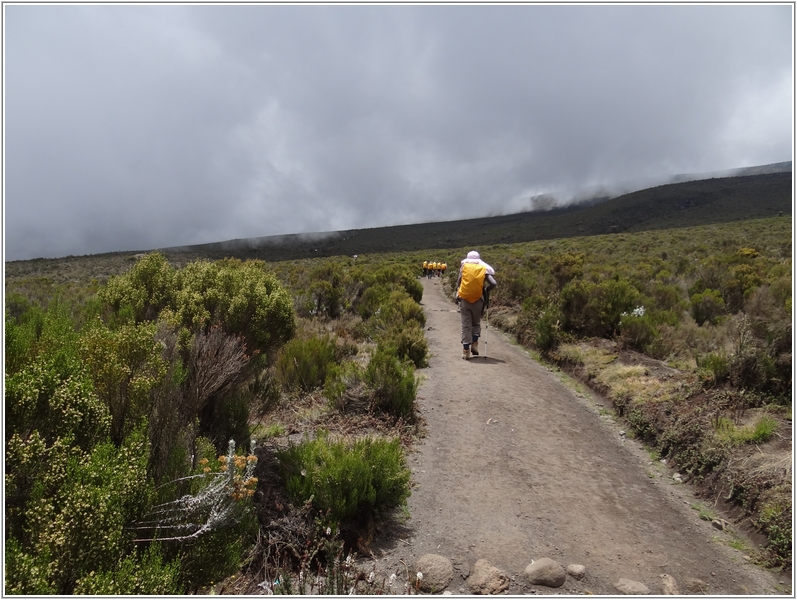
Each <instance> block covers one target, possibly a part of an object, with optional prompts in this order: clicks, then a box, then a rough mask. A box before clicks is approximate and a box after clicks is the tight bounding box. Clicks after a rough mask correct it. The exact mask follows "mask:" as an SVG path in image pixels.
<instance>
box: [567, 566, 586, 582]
mask: <svg viewBox="0 0 797 600" xmlns="http://www.w3.org/2000/svg"><path fill="white" fill-rule="evenodd" d="M565 570H566V571H567V574H568V575H570V577H572V578H573V579H584V575H585V574H586V572H587V568H586V567H585V566H584V565H567V569H565Z"/></svg>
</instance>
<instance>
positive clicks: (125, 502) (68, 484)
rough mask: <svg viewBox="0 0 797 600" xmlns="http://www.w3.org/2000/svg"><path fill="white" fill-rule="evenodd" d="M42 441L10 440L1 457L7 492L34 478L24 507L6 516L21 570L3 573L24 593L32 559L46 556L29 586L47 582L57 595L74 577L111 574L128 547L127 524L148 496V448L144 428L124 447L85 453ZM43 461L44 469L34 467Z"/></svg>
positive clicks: (11, 585)
mask: <svg viewBox="0 0 797 600" xmlns="http://www.w3.org/2000/svg"><path fill="white" fill-rule="evenodd" d="M40 439H41V438H38V441H37V439H36V438H32V439H30V440H22V439H20V438H19V437H17V436H15V437H14V438H12V441H11V443H10V447H9V450H8V454H7V457H6V460H7V470H8V471H10V472H11V473H13V477H12V481H11V484H12V485H11V487H12V488H13V489H12V493H15V495H16V492H18V491H19V487H20V486H22V487H25V482H31V480H32V482H31V484H30V486H29V489H30V492H29V494H28V495H27V498H26V500H25V502H24V504H22V506H21V507H20V509H19V510H14V511H13V512H12V513H11V514H10V515H9V514H8V513H7V521H6V522H7V525H10V528H9V529H10V530H11V531H12V532H22V533H21V535H20V536H19V537H17V538H16V540H17V542H16V544H15V545H14V550H13V551H12V555H13V564H14V565H15V567H18V568H20V571H14V570H7V571H6V586H7V587H8V588H12V589H14V588H15V589H25V588H26V587H27V586H28V585H29V584H28V583H26V582H25V581H24V579H25V578H26V577H28V576H29V575H30V573H31V568H30V567H31V564H33V563H37V561H38V559H37V558H35V557H38V556H49V557H50V561H49V562H48V563H47V567H46V574H43V576H42V577H41V578H40V579H36V580H35V581H38V583H35V584H33V585H34V587H41V586H42V585H43V582H44V581H46V582H47V584H46V585H47V587H53V588H54V589H56V590H57V593H59V594H70V593H73V590H74V587H75V584H76V582H77V580H78V579H80V578H81V577H84V576H87V575H89V574H90V573H91V572H92V571H95V572H100V571H106V570H111V569H113V568H114V567H115V566H116V565H117V564H118V562H119V561H120V560H121V559H122V557H124V556H125V554H126V553H127V552H129V551H130V550H131V545H130V540H131V537H130V532H128V531H126V530H125V526H126V525H129V524H130V523H131V522H132V521H133V520H134V518H135V517H136V516H138V515H139V514H141V513H142V512H143V510H145V508H146V506H147V505H148V503H149V501H150V498H151V494H152V485H151V482H150V480H148V478H147V476H146V466H147V456H148V448H147V443H146V438H145V436H144V434H143V432H141V431H137V432H134V433H133V434H132V435H131V436H130V437H129V438H128V439H127V440H125V444H124V445H123V446H122V448H117V447H116V446H114V445H113V444H111V443H103V444H99V445H98V446H96V447H95V448H94V449H93V450H92V451H91V452H90V453H89V454H85V453H83V452H82V451H80V450H79V449H77V448H76V447H73V446H70V445H69V444H68V443H67V444H63V443H60V440H59V443H56V444H53V445H52V446H50V447H49V448H46V447H44V446H42V445H41V443H40ZM42 459H47V461H48V462H47V463H46V464H47V469H46V470H41V469H38V470H37V468H36V466H35V463H37V462H39V461H41V460H42ZM8 483H9V480H8V475H7V485H8ZM9 516H10V517H11V521H12V522H10V523H9Z"/></svg>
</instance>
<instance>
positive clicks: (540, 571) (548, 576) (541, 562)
mask: <svg viewBox="0 0 797 600" xmlns="http://www.w3.org/2000/svg"><path fill="white" fill-rule="evenodd" d="M523 574H524V575H525V576H526V578H527V579H528V580H529V583H531V584H532V585H544V586H547V587H561V586H563V585H564V583H565V579H567V574H566V573H565V570H564V569H563V568H562V565H560V564H559V563H558V562H556V561H554V560H551V559H550V558H540V559H538V560H535V561H534V562H533V563H531V564H530V565H529V566H528V567H526V569H525V571H523Z"/></svg>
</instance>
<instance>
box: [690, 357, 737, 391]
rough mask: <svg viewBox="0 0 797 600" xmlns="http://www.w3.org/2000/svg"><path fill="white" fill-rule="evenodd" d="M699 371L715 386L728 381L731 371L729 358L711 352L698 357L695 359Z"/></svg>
mask: <svg viewBox="0 0 797 600" xmlns="http://www.w3.org/2000/svg"><path fill="white" fill-rule="evenodd" d="M695 362H696V363H697V368H698V371H702V372H703V373H704V374H705V378H707V379H708V380H710V381H711V382H712V383H714V384H719V383H723V382H724V381H727V379H728V375H729V374H730V371H729V370H728V357H727V356H725V355H723V354H720V353H717V352H709V353H708V354H706V355H704V356H697V357H696V359H695Z"/></svg>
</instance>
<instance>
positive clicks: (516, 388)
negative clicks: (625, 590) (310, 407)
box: [372, 279, 779, 595]
mask: <svg viewBox="0 0 797 600" xmlns="http://www.w3.org/2000/svg"><path fill="white" fill-rule="evenodd" d="M422 281H423V285H424V296H423V302H422V304H423V306H424V310H425V313H426V317H427V324H426V336H427V340H428V343H429V349H430V353H431V359H430V365H429V367H428V368H426V369H422V370H420V371H419V374H420V375H421V377H422V380H423V381H422V384H421V386H420V389H419V393H418V406H419V410H420V412H421V414H422V416H423V417H424V419H425V421H426V436H425V437H424V438H423V439H422V440H421V441H420V443H418V444H417V446H416V447H415V448H414V449H413V452H412V453H411V454H410V456H409V464H410V466H411V468H412V472H413V482H414V487H413V490H412V495H411V497H410V499H409V501H408V509H409V517H408V518H407V519H406V520H405V521H404V522H403V523H401V524H398V525H396V526H395V527H392V528H387V529H386V530H384V531H382V532H380V533H379V534H378V535H377V537H376V538H375V540H374V543H373V545H372V551H373V559H374V563H375V566H376V568H377V569H378V570H379V571H380V572H382V573H389V572H396V573H405V572H407V571H409V570H411V569H412V565H413V564H414V562H415V561H416V560H417V559H418V558H419V557H421V556H422V555H424V554H427V553H433V554H439V555H441V556H444V557H447V558H449V559H450V560H451V561H452V562H453V564H454V578H453V580H452V581H451V583H450V584H449V585H448V587H447V590H449V591H451V592H453V593H465V594H468V593H471V592H470V591H469V589H468V586H467V578H468V575H469V573H470V572H471V569H472V567H473V565H474V564H475V563H476V561H477V560H479V559H484V560H486V561H488V562H489V563H490V564H491V565H493V566H494V567H497V568H498V569H501V570H502V571H504V572H506V573H507V574H508V575H509V576H510V580H511V582H510V587H509V589H508V590H507V593H510V594H523V593H538V594H539V593H560V594H561V593H573V594H580V593H593V594H612V595H616V594H617V593H618V592H617V589H616V588H615V584H616V582H618V581H619V580H620V579H621V578H626V579H630V580H634V581H638V582H641V583H644V584H645V585H646V586H647V587H648V588H649V589H650V591H651V593H653V594H660V593H662V581H663V578H662V575H669V576H671V577H672V578H673V579H674V581H675V582H676V584H677V586H678V589H679V591H680V593H682V594H694V593H705V594H710V595H725V594H756V595H759V594H778V593H779V592H778V586H777V584H778V581H777V578H776V577H775V575H774V574H772V573H770V572H767V571H765V570H763V569H760V568H758V567H756V566H754V565H750V564H748V563H747V562H746V561H745V560H744V558H743V556H742V554H741V552H739V551H738V550H735V549H733V548H731V547H730V546H729V545H728V542H729V541H730V539H729V537H728V536H729V534H728V533H726V532H721V531H718V530H717V529H715V528H713V527H712V526H711V525H710V524H709V523H707V522H705V521H702V520H700V518H699V516H698V513H697V511H695V510H693V509H692V508H691V503H692V501H693V497H692V496H691V494H690V491H689V488H688V487H687V486H684V485H682V484H678V483H677V482H675V481H673V480H672V478H671V473H669V472H668V470H667V469H666V467H664V465H661V464H660V463H659V462H658V461H655V460H653V459H651V457H650V456H648V455H647V454H646V453H645V452H644V450H643V449H642V448H641V447H639V446H638V445H637V444H636V443H635V442H633V441H632V440H626V439H625V437H624V436H622V435H620V430H619V428H618V427H617V425H616V424H615V423H614V422H613V421H612V419H611V417H609V416H608V415H606V414H601V411H600V410H599V409H598V405H597V404H596V403H595V402H594V401H593V400H592V398H591V396H590V392H588V391H576V390H575V389H574V388H573V387H570V386H568V385H565V383H563V381H562V380H560V379H559V377H558V376H557V375H556V374H554V373H552V372H550V371H549V370H547V369H546V368H545V367H544V366H542V365H540V364H539V363H537V362H535V361H534V360H532V359H531V358H530V357H529V356H528V355H527V354H526V352H524V351H523V349H522V348H520V347H519V346H517V345H515V344H513V343H511V342H510V341H509V340H508V338H506V337H505V336H504V335H503V334H501V333H498V332H497V331H496V330H494V329H493V328H491V327H489V326H487V328H486V329H485V330H484V333H483V337H482V343H481V349H482V354H484V353H485V351H486V354H487V356H486V357H484V356H481V357H478V358H472V359H471V360H469V361H465V360H462V358H461V352H462V351H461V345H460V344H459V314H458V313H457V311H456V305H455V304H453V303H451V302H450V301H449V300H448V299H447V298H445V297H444V296H443V292H442V283H441V281H440V279H431V280H427V279H423V280H422ZM483 327H484V323H483ZM544 557H547V558H550V559H553V560H554V561H556V562H558V563H559V564H561V565H562V566H563V567H565V566H567V565H569V564H581V565H584V566H585V567H586V575H585V576H584V577H583V578H582V579H580V580H578V579H575V578H572V577H568V578H567V580H566V582H565V584H564V586H562V587H559V588H548V587H545V586H539V585H531V584H529V583H528V581H527V580H526V578H525V577H524V576H523V572H524V569H525V568H526V567H527V566H528V565H529V564H530V563H531V562H532V561H534V560H538V559H540V558H544ZM397 591H398V590H397ZM440 591H442V590H440Z"/></svg>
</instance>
